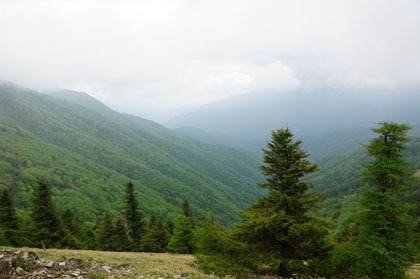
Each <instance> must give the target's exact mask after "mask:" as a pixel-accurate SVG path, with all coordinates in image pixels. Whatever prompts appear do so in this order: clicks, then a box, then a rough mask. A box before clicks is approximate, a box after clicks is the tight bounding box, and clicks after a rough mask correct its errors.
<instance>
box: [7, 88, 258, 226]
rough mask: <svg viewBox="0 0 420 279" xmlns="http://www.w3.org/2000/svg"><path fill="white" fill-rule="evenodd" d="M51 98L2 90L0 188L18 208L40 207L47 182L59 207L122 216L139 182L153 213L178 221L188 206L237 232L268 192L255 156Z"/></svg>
mask: <svg viewBox="0 0 420 279" xmlns="http://www.w3.org/2000/svg"><path fill="white" fill-rule="evenodd" d="M47 94H48V95H49V96H48V95H45V94H41V93H39V92H36V91H33V90H29V89H24V88H19V87H17V86H14V85H11V84H3V85H0V188H7V189H9V191H10V192H11V194H12V196H13V198H14V201H15V203H16V205H17V206H18V208H21V209H25V208H29V207H30V204H31V200H30V193H31V191H32V189H33V186H34V184H35V182H36V181H37V180H38V179H45V180H47V181H48V183H49V184H50V185H51V187H52V190H53V193H54V199H55V203H56V204H57V207H58V209H60V210H63V209H64V208H71V209H73V210H75V211H76V212H77V213H78V215H79V216H80V218H81V219H82V220H92V221H96V220H97V218H101V216H103V213H104V212H105V211H108V212H111V213H112V214H114V215H117V214H119V212H120V211H121V209H122V196H123V191H124V185H125V184H126V183H127V182H128V181H129V180H131V181H132V182H133V184H134V187H135V191H136V193H137V198H138V200H139V203H140V209H141V210H143V211H144V212H145V213H146V214H156V215H158V216H161V217H163V218H173V217H174V216H176V215H177V214H178V213H179V206H180V204H181V203H182V201H183V200H188V201H190V203H191V207H192V210H193V211H194V212H195V215H196V216H204V215H206V214H207V213H208V212H209V211H210V210H212V211H213V212H214V214H215V215H216V216H217V217H218V219H219V220H220V223H221V224H224V225H227V226H229V225H231V224H232V223H233V221H234V220H236V218H237V211H238V210H239V209H242V208H244V207H246V206H247V205H248V204H249V203H250V202H252V201H253V200H254V199H255V197H256V196H258V195H259V193H260V190H259V189H257V188H256V187H255V183H256V182H258V181H260V180H261V174H260V171H259V170H258V165H259V164H260V159H259V158H258V156H257V155H256V154H254V153H252V152H247V151H244V150H241V149H236V148H231V147H227V146H221V145H214V144H206V143H203V142H200V141H198V140H194V139H191V138H188V137H185V136H180V135H179V134H177V133H175V132H173V131H171V130H169V129H167V128H165V127H163V126H161V125H159V124H157V123H154V122H152V121H148V120H145V119H142V118H139V117H135V116H132V115H128V114H120V113H117V112H115V111H113V110H111V109H110V108H108V107H106V106H105V105H103V104H102V103H100V102H99V101H97V100H95V99H94V98H92V97H90V96H88V95H86V94H84V93H79V92H74V91H68V90H57V91H54V92H47Z"/></svg>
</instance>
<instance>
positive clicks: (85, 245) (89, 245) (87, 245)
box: [80, 222, 97, 250]
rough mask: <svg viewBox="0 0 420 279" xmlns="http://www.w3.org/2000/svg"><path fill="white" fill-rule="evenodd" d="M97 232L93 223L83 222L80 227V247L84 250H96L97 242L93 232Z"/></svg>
mask: <svg viewBox="0 0 420 279" xmlns="http://www.w3.org/2000/svg"><path fill="white" fill-rule="evenodd" d="M96 230H97V227H96V224H95V223H90V222H84V223H83V224H82V227H81V236H80V246H81V248H82V249H85V250H96V249H97V245H96V243H97V241H96V235H95V231H96Z"/></svg>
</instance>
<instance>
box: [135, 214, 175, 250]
mask: <svg viewBox="0 0 420 279" xmlns="http://www.w3.org/2000/svg"><path fill="white" fill-rule="evenodd" d="M152 218H153V219H152ZM152 218H151V220H150V223H149V227H148V229H147V231H146V233H145V234H144V237H143V238H142V242H141V250H142V251H146V252H165V251H166V246H168V242H169V233H168V231H167V229H166V228H165V226H164V224H163V222H162V220H161V219H160V218H156V217H155V216H154V215H153V216H152Z"/></svg>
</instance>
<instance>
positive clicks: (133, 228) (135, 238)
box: [123, 181, 145, 250]
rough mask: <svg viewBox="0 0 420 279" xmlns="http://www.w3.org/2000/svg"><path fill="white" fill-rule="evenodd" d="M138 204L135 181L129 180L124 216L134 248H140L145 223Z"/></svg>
mask: <svg viewBox="0 0 420 279" xmlns="http://www.w3.org/2000/svg"><path fill="white" fill-rule="evenodd" d="M138 206H139V203H138V201H137V199H136V196H135V194H134V186H133V183H131V181H129V182H128V183H127V185H126V189H125V196H124V210H123V218H124V221H125V226H126V228H127V234H128V239H129V241H130V242H131V246H132V250H138V247H139V244H140V239H141V236H142V234H143V232H144V225H145V224H144V221H143V218H144V214H143V212H142V211H140V210H139V209H138Z"/></svg>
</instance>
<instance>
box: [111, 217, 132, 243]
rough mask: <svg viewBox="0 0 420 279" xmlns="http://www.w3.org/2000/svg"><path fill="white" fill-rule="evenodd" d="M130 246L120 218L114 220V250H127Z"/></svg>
mask: <svg viewBox="0 0 420 279" xmlns="http://www.w3.org/2000/svg"><path fill="white" fill-rule="evenodd" d="M131 247H132V246H131V245H130V241H129V240H128V236H127V231H126V226H125V225H124V222H123V220H122V219H121V218H118V219H117V221H115V250H116V251H129V250H130V248H131Z"/></svg>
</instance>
